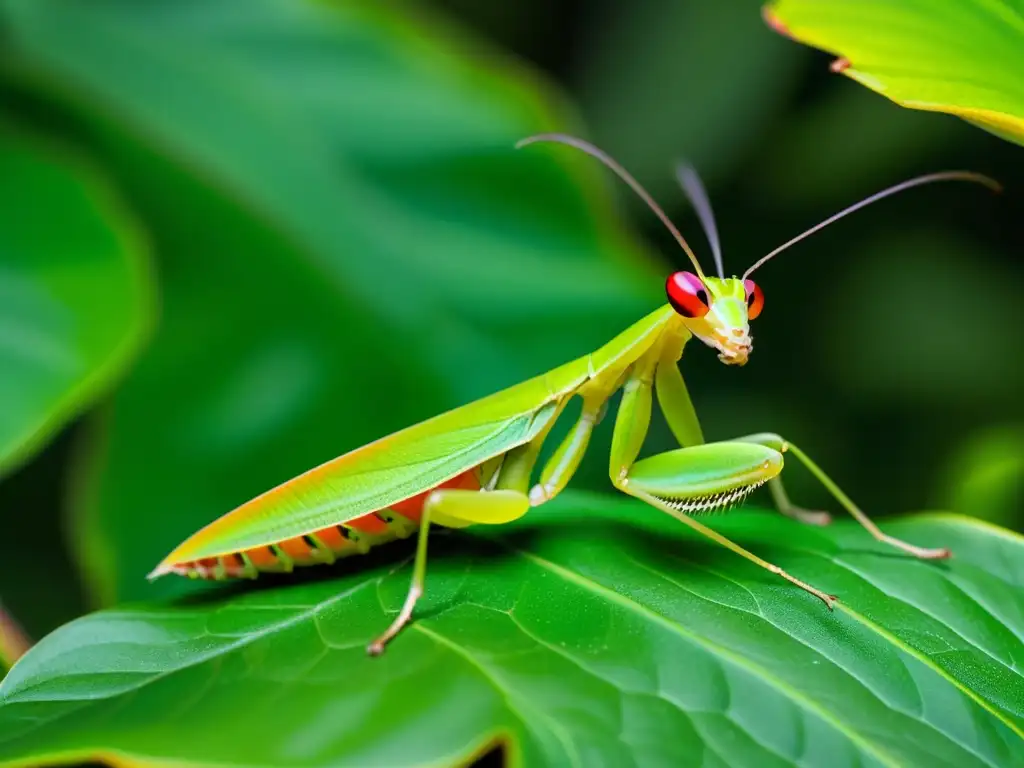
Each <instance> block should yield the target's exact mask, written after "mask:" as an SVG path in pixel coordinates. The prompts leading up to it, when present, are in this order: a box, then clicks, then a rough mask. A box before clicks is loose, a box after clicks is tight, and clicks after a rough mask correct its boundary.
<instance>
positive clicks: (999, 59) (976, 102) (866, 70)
mask: <svg viewBox="0 0 1024 768" xmlns="http://www.w3.org/2000/svg"><path fill="white" fill-rule="evenodd" d="M765 15H766V18H767V19H768V20H769V23H771V24H772V25H773V26H774V27H775V28H776V29H777V30H778V31H779V32H782V33H783V34H786V35H789V36H791V37H793V38H795V39H797V40H799V41H801V42H804V43H806V44H808V45H812V46H814V47H816V48H822V49H824V50H826V51H829V52H831V53H834V54H835V55H837V56H840V57H842V58H843V59H845V61H842V62H840V63H839V64H837V65H835V67H834V68H836V69H841V71H842V72H843V74H845V75H847V76H848V77H852V78H853V79H854V80H856V81H858V82H859V83H861V84H863V85H865V86H867V87H868V88H871V89H872V90H874V91H877V92H878V93H881V94H882V95H884V96H886V97H887V98H890V99H892V100H893V101H895V102H898V103H900V104H902V105H903V106H905V107H910V108H912V109H923V110H929V111H937V112H948V113H950V114H954V115H957V116H959V117H962V118H963V119H965V120H967V121H968V122H971V123H974V124H976V125H979V126H981V127H982V128H984V129H986V130H988V131H990V132H992V133H994V134H996V135H997V136H1000V137H1002V138H1004V139H1007V140H1008V141H1013V142H1016V143H1017V144H1022V143H1024V81H1022V80H1021V77H1020V73H1021V71H1022V70H1024V8H1022V6H1021V3H1020V2H1019V0H1008V1H1007V0H957V2H933V0H899V2H891V0H833V1H832V2H828V3H823V2H817V1H816V0H774V1H773V2H770V3H768V4H767V5H766V6H765ZM847 64H848V66H847Z"/></svg>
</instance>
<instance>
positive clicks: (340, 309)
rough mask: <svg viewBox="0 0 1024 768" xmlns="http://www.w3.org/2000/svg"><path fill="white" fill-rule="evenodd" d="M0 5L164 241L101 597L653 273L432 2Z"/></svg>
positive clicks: (101, 521)
mask: <svg viewBox="0 0 1024 768" xmlns="http://www.w3.org/2000/svg"><path fill="white" fill-rule="evenodd" d="M0 9H3V10H4V11H5V15H6V17H7V25H6V26H7V28H8V30H9V31H8V35H9V38H10V42H9V44H8V46H7V47H8V49H9V53H8V55H9V56H13V57H14V61H15V62H16V63H17V67H15V68H12V69H11V72H12V75H11V76H12V77H15V76H17V79H16V80H15V85H16V86H17V87H19V88H21V89H28V90H30V91H31V92H32V93H33V94H35V95H37V96H39V95H41V96H42V97H43V98H46V99H47V100H48V101H49V102H51V103H53V104H55V105H56V106H57V107H59V108H61V109H63V110H64V111H66V112H67V114H68V115H70V126H71V128H70V132H72V133H73V134H74V135H75V136H76V137H79V138H80V137H86V138H87V139H88V141H89V142H90V149H91V150H92V151H93V152H94V153H95V154H96V155H97V156H99V157H100V158H102V160H103V162H104V163H105V164H106V165H107V166H108V167H109V168H111V169H112V171H113V172H114V173H115V174H116V175H117V177H118V179H119V180H120V182H121V183H122V184H123V185H124V186H125V187H126V188H127V189H128V190H129V191H130V192H131V195H132V199H133V201H134V202H135V204H136V205H137V206H138V208H139V210H140V211H141V212H142V213H143V215H144V216H145V218H146V220H147V222H148V223H149V225H150V227H151V230H152V232H153V237H154V240H155V243H156V246H157V250H158V253H159V256H160V259H161V277H162V288H163V292H164V293H163V307H164V311H163V315H162V324H161V327H160V329H159V333H158V335H157V337H156V339H155V342H154V344H153V346H152V348H151V349H150V350H149V352H148V354H147V355H146V356H145V358H144V359H143V360H142V361H141V364H140V365H139V367H138V369H137V370H136V371H135V372H134V375H133V376H132V377H131V379H130V380H129V381H128V382H127V383H126V385H125V386H124V387H123V388H122V390H121V391H120V392H119V393H118V396H117V398H116V399H115V401H114V403H113V405H112V408H111V410H110V413H109V419H108V420H107V421H106V423H105V425H104V426H103V428H102V429H100V430H98V431H97V435H96V440H95V447H94V451H93V458H92V460H91V461H90V462H89V464H88V466H87V467H86V471H84V472H82V473H81V475H82V477H83V482H82V483H81V484H80V487H79V491H80V492H79V494H78V496H77V497H76V502H75V510H76V512H77V516H76V519H78V520H79V526H78V529H77V530H76V535H75V541H76V542H77V543H78V544H79V546H80V547H81V549H82V556H83V559H84V560H85V562H86V563H87V564H88V566H89V572H90V574H91V578H92V581H93V584H94V587H95V588H96V590H97V592H98V594H99V595H100V597H101V598H103V599H108V600H109V599H115V598H118V597H131V598H140V597H146V598H151V597H153V596H154V595H158V594H160V593H161V592H166V591H167V590H170V589H180V588H181V586H180V585H179V586H177V587H175V586H173V585H170V584H167V583H157V584H154V585H149V584H147V583H146V582H145V580H144V578H143V577H144V575H145V574H146V573H147V572H148V571H149V570H150V569H151V568H152V566H153V564H154V563H155V562H157V561H158V560H159V559H160V558H161V557H162V556H163V555H164V554H166V552H167V551H169V550H170V548H171V547H173V546H174V545H175V544H177V543H178V542H179V541H180V540H182V539H183V538H184V537H186V536H187V535H189V534H190V533H192V532H193V531H194V530H196V529H197V528H198V527H200V526H201V525H203V524H205V523H207V522H209V521H210V520H211V519H213V518H215V517H217V516H219V515H221V514H223V513H224V512H226V511H228V510H229V509H231V508H232V507H234V506H235V505H237V504H239V503H241V502H243V501H245V500H246V499H247V498H249V497H251V496H253V495H255V494H256V493H259V492H261V491H263V490H266V489H267V488H268V487H270V486H271V485H273V484H276V483H278V482H281V481H283V480H286V479H287V478H289V477H291V476H293V475H295V474H297V473H299V472H301V471H303V470H305V469H308V468H309V467H311V466H313V465H314V464H317V463H319V462H321V461H324V460H327V459H330V458H332V457H334V456H336V455H338V454H341V453H343V452H345V451H347V450H349V449H351V448H354V447H357V446H358V445H360V444H363V443H365V442H368V441H370V440H373V439H375V438H378V437H380V436H381V435H383V434H387V433H388V432H391V431H393V430H395V429H398V428H401V427H404V426H406V425H408V424H410V423H413V422H415V421H418V420H420V419H423V418H426V417H429V416H431V415H433V414H434V413H436V412H438V411H440V410H443V409H445V408H448V407H452V406H455V405H459V404H462V403H464V402H467V401H469V400H471V399H473V398H475V397H480V396H483V395H486V394H489V393H490V392H492V391H495V390H496V389H498V388H500V387H502V386H505V385H509V384H512V383H515V382H516V381H518V380H521V379H523V378H526V377H527V376H531V375H535V374H537V373H540V372H541V371H543V370H545V369H546V368H549V367H553V366H554V365H557V364H559V363H561V362H563V361H564V360H566V359H569V358H571V357H574V356H577V355H580V354H583V353H585V352H587V351H588V350H589V349H592V348H594V347H595V346H596V345H598V344H600V343H601V342H603V341H605V340H607V338H609V337H610V336H611V335H613V334H614V333H616V332H618V331H619V330H621V329H622V328H624V327H625V326H626V325H628V324H629V323H631V322H633V321H634V320H635V319H637V318H638V317H641V316H642V315H643V314H644V313H645V312H647V311H649V310H650V309H651V308H652V307H654V306H656V302H657V301H658V300H659V293H660V290H661V278H660V276H656V275H655V273H654V272H653V271H652V270H651V268H650V263H649V262H648V261H647V260H646V259H645V258H644V257H643V256H642V255H641V253H640V252H639V250H638V249H637V248H636V246H635V245H632V244H630V243H629V242H628V241H627V240H626V238H625V237H624V236H623V234H622V233H621V232H620V231H619V230H618V229H617V227H616V225H615V224H614V217H612V216H610V215H609V208H610V206H609V205H608V202H607V200H606V198H605V196H604V194H603V193H604V192H605V191H606V189H607V188H608V185H609V184H610V180H609V179H608V174H606V173H604V172H603V171H602V169H600V168H599V167H597V166H596V164H595V163H593V162H592V161H591V160H590V159H589V158H585V157H582V156H578V155H574V154H573V153H572V151H571V150H569V149H567V148H564V147H563V148H561V149H559V148H551V147H544V146H540V147H531V148H529V149H527V150H522V151H516V150H515V149H514V148H513V145H514V143H515V142H516V141H517V140H518V139H519V138H521V137H523V136H525V135H528V134H530V133H534V132H537V131H542V130H551V129H554V128H559V127H564V121H562V120H559V119H557V116H556V109H555V107H554V105H553V102H552V100H551V99H550V98H549V97H546V96H543V95H542V94H541V93H540V91H542V90H543V89H542V87H540V85H539V84H538V83H536V82H535V80H534V79H533V78H532V77H531V76H529V74H528V73H524V72H522V71H519V70H518V69H515V68H513V67H512V66H511V65H510V63H508V62H503V61H501V60H500V59H499V58H498V57H497V56H496V55H494V54H492V53H490V52H488V51H486V50H485V49H484V48H482V47H481V46H480V45H479V44H477V43H475V42H472V41H469V40H466V39H464V38H463V36H462V35H460V34H459V33H457V32H456V31H453V30H447V29H445V28H443V27H441V26H439V25H436V24H431V23H429V19H422V18H420V17H416V18H417V21H416V23H413V22H410V21H409V20H408V18H407V17H403V18H399V17H396V16H393V15H391V14H390V13H385V12H384V11H383V10H382V9H380V8H379V7H378V4H376V3H330V4H328V3H322V2H305V1H303V2H297V1H296V0H252V1H251V2H246V3H245V4H244V10H243V8H242V5H240V4H239V3H237V2H232V1H231V0H154V1H153V2H145V3H140V2H126V1H125V0H98V1H97V0H88V1H85V0H79V1H76V2H57V1H56V0H42V1H41V2H40V0H27V1H26V0H3V2H0ZM26 73H28V74H27V75H26ZM599 183H600V186H598V184H599Z"/></svg>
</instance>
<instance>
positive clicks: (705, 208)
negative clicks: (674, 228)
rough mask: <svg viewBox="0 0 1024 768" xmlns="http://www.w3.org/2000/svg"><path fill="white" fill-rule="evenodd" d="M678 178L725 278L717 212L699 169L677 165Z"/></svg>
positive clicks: (686, 165)
mask: <svg viewBox="0 0 1024 768" xmlns="http://www.w3.org/2000/svg"><path fill="white" fill-rule="evenodd" d="M676 178H677V179H678V180H679V185H680V186H681V187H682V188H683V192H685V193H686V196H687V197H688V198H689V200H690V202H691V203H692V204H693V208H694V210H695V211H697V216H698V217H699V218H700V223H701V226H702V227H704V235H705V236H706V237H707V239H708V243H710V244H711V253H712V254H713V255H714V257H715V267H717V268H718V276H719V277H720V278H722V279H723V280H724V279H725V267H724V266H723V265H722V246H721V245H720V244H719V242H718V227H716V226H715V214H714V212H713V211H712V210H711V201H710V200H709V199H708V193H707V191H706V190H705V189H704V184H703V183H702V182H701V180H700V176H698V175H697V171H696V170H694V168H693V167H692V166H690V165H688V164H686V163H682V164H680V165H678V166H676Z"/></svg>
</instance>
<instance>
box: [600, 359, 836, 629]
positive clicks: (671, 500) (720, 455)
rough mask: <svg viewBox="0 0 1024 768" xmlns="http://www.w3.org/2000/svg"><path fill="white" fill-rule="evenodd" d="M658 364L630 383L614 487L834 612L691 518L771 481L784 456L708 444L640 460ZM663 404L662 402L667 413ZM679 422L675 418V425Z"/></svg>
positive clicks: (615, 445)
mask: <svg viewBox="0 0 1024 768" xmlns="http://www.w3.org/2000/svg"><path fill="white" fill-rule="evenodd" d="M658 363H659V361H658V359H657V358H656V357H652V358H649V359H641V360H640V361H638V362H637V364H636V366H635V367H634V369H633V371H632V372H631V374H630V376H629V378H628V379H627V380H626V385H625V387H624V389H623V395H622V404H621V405H620V406H619V413H618V417H617V419H616V422H615V432H614V434H613V437H612V451H611V458H610V462H609V474H610V475H611V479H612V482H613V483H614V484H615V486H616V487H617V488H619V489H620V490H621V491H623V492H625V493H627V494H629V495H631V496H635V497H636V498H638V499H641V500H643V501H646V502H647V503H648V504H650V505H651V506H654V507H657V508H658V509H660V510H662V511H663V512H666V513H667V514H669V515H671V516H672V517H674V518H675V519H677V520H679V521H680V522H681V523H684V524H686V525H688V526H689V527H690V528H693V529H694V530H695V531H697V532H698V533H700V534H702V535H704V536H707V537H708V538H709V539H711V540H712V541H715V542H717V543H718V544H721V545H722V546H723V547H725V548H726V549H729V550H731V551H733V552H735V553H736V554H737V555H740V556H741V557H744V558H746V559H747V560H749V561H751V562H752V563H755V564H756V565H759V566H761V567H762V568H764V569H766V570H768V571H770V572H771V573H774V574H776V575H778V576H781V577H782V578H784V579H786V580H787V581H789V582H791V583H793V584H795V585H796V586H798V587H800V588H801V589H804V590H806V591H807V592H810V593H811V594H812V595H814V596H815V597H817V598H819V599H820V600H822V601H823V602H824V603H825V605H826V606H828V607H829V608H830V609H831V608H832V606H833V604H834V603H835V600H836V598H835V596H834V595H829V594H827V593H825V592H822V591H821V590H820V589H817V588H816V587H813V586H811V585H810V584H807V583H806V582H803V581H800V580H799V579H797V578H795V577H794V576H791V575H790V574H788V573H786V571H784V570H783V569H782V568H780V567H779V566H777V565H774V564H773V563H769V562H768V561H767V560H764V559H763V558H760V557H758V556H757V555H755V554H754V553H753V552H750V551H748V550H746V549H744V548H743V547H741V546H740V545H739V544H736V543H735V542H733V541H730V540H729V539H727V538H726V537H725V536H722V535H721V534H720V533H718V532H717V531H713V530H711V529H710V528H708V527H707V526H705V525H703V524H702V523H699V522H698V521H697V520H695V519H694V518H693V517H691V516H690V514H688V513H689V512H697V511H700V510H701V509H703V508H708V507H714V506H720V505H722V504H723V503H724V504H728V503H731V502H732V501H735V500H738V499H740V498H742V497H743V496H745V495H746V493H747V492H749V491H750V490H752V489H753V488H756V487H757V486H759V485H761V484H762V483H764V482H767V481H768V480H770V479H772V478H773V477H775V476H776V475H778V473H779V472H780V471H781V470H782V454H781V453H779V452H778V451H776V450H774V449H772V448H770V447H767V446H763V445H758V444H757V443H753V442H746V443H744V442H732V443H705V444H703V445H695V446H692V447H689V448H680V449H678V450H675V451H668V452H666V453H661V454H658V455H656V456H651V457H650V458H647V459H643V460H642V461H639V462H637V461H636V457H637V455H638V454H639V453H640V448H641V446H642V445H643V441H644V437H645V436H646V435H647V429H648V426H649V424H650V415H651V389H652V383H653V379H654V374H655V370H656V369H657V366H658ZM688 400H689V398H687V401H688ZM664 402H665V400H664V399H662V407H663V409H664ZM674 415H675V416H677V417H678V414H674ZM666 416H667V417H668V414H666ZM680 421H681V419H678V418H677V419H676V423H680ZM671 423H672V422H671V421H670V424H671Z"/></svg>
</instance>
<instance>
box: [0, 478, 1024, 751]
mask: <svg viewBox="0 0 1024 768" xmlns="http://www.w3.org/2000/svg"><path fill="white" fill-rule="evenodd" d="M713 522H714V525H715V527H716V528H718V529H719V530H720V531H722V532H724V533H726V534H727V535H731V536H733V537H734V538H735V539H736V540H738V541H740V542H741V543H743V544H744V545H746V546H748V547H749V548H751V549H753V550H754V551H756V552H758V553H759V554H762V555H764V556H766V557H768V558H770V559H772V560H773V561H774V562H776V563H778V564H780V565H782V566H783V567H785V568H787V569H789V570H790V571H791V572H792V573H794V574H796V575H798V576H800V577H803V578H805V579H807V580H809V581H811V582H812V583H814V584H815V585H817V586H819V587H822V588H825V589H827V590H829V591H831V592H835V593H836V594H838V595H839V596H840V598H841V600H842V602H841V603H840V604H839V606H838V607H837V609H836V611H835V612H834V613H829V612H828V611H827V610H826V609H825V608H824V607H823V606H822V605H821V603H820V602H818V601H817V600H815V599H814V598H813V597H810V596H809V595H807V594H805V593H802V592H800V591H799V590H796V589H795V588H793V587H791V586H790V585H788V584H786V583H785V582H783V581H782V580H780V579H778V578H777V577H774V576H772V575H771V574H769V573H767V572H765V571H763V570H761V569H759V568H757V567H756V566H753V565H751V564H749V563H747V562H746V561H744V560H742V559H740V558H738V557H736V556H735V555H733V554H731V553H729V552H727V551H725V550H723V549H721V548H719V547H716V546H715V545H713V544H711V543H709V542H706V541H704V540H697V539H695V538H694V536H693V535H689V534H688V533H687V532H685V531H683V530H680V526H678V524H676V523H674V522H673V521H671V520H669V519H667V518H663V517H662V516H660V515H659V514H658V513H657V512H655V511H654V510H652V509H650V508H648V507H646V506H644V505H642V504H640V503H637V502H633V501H629V500H626V499H623V498H621V497H619V498H615V497H611V496H591V495H583V494H578V493H571V492H569V493H567V494H566V495H564V496H562V497H561V498H560V499H558V500H556V501H555V502H553V503H552V504H551V505H549V506H546V507H542V508H539V509H538V510H536V511H535V512H534V513H532V514H531V515H529V516H527V518H526V519H524V520H523V521H520V523H518V524H516V525H513V526H509V527H501V528H496V529H490V530H481V531H480V533H473V532H463V533H458V534H451V535H448V536H437V537H434V539H433V543H432V560H431V568H430V572H429V576H428V595H427V598H426V599H425V600H424V601H423V602H422V603H421V606H420V609H419V611H418V616H419V618H418V620H417V622H416V623H415V624H414V625H413V626H412V627H411V628H410V629H408V630H407V631H406V632H405V633H404V634H403V635H401V636H400V637H399V638H398V639H397V640H396V641H395V642H394V643H393V645H392V646H391V647H390V648H389V650H388V651H387V653H386V654H385V655H384V656H383V657H381V658H379V659H371V658H369V657H367V656H366V654H365V650H364V649H365V646H366V643H367V641H368V640H369V639H371V638H372V637H373V636H374V634H375V633H377V632H378V631H380V629H381V628H382V627H383V626H385V624H386V623H387V621H388V619H389V617H390V616H392V615H393V614H394V612H395V611H396V610H397V608H398V606H399V605H400V603H401V599H402V596H403V594H404V591H405V589H406V586H407V584H408V576H409V567H408V557H407V556H408V554H409V543H408V542H406V543H404V544H397V545H394V546H392V547H391V548H390V549H389V550H384V551H383V552H382V553H381V554H380V555H379V556H376V555H370V556H368V557H367V559H366V560H364V561H363V562H361V563H349V564H347V565H345V566H341V567H336V568H334V569H333V570H332V569H328V568H324V569H320V570H321V571H322V572H323V574H325V578H323V579H322V580H308V579H303V580H301V581H299V582H296V581H295V578H294V577H292V578H291V579H290V580H289V581H290V583H287V582H286V583H285V585H281V581H282V580H283V579H277V580H274V579H267V581H266V582H265V583H263V584H262V585H257V586H256V587H255V588H248V589H243V590H241V591H239V592H235V593H228V594H224V595H222V596H218V595H217V593H216V592H214V593H213V596H212V597H210V599H209V600H204V601H197V600H193V601H192V602H190V603H187V604H181V605H177V606H174V607H168V606H155V605H150V606H146V605H143V606H140V607H134V608H124V609H118V610H110V611H106V612H101V613H98V614H94V615H91V616H87V617H85V618H83V619H81V620H78V621H76V622H73V623H72V624H70V625H68V626H66V627H64V628H62V629H60V630H58V631H57V632H55V633H54V634H53V635H51V636H50V637H48V638H46V639H45V640H43V641H42V642H41V643H40V644H39V645H38V646H37V647H36V648H35V649H34V650H33V651H31V652H30V653H29V655H28V656H26V657H25V658H24V659H23V660H22V661H21V662H20V663H19V664H18V665H17V666H16V667H15V668H14V670H13V671H12V672H11V673H10V675H9V676H8V678H7V680H6V681H5V682H4V683H3V686H2V687H0V698H2V704H0V758H2V759H3V761H5V764H33V765H34V764H37V763H38V762H43V761H45V760H47V759H53V758H57V757H67V756H70V755H76V756H86V755H90V754H96V753H116V754H120V755H126V756H130V757H135V758H145V759H147V760H161V761H171V762H174V763H176V764H177V763H179V761H183V762H184V764H190V763H192V762H198V763H202V764H210V765H225V766H226V765H232V766H235V765H240V764H244V765H248V766H264V765H277V766H321V765H324V766H326V765H339V764H342V765H364V766H371V765H378V766H403V765H410V766H411V765H435V764H442V765H447V764H451V763H453V762H457V761H458V760H459V759H461V758H463V757H465V756H467V755H469V754H471V753H473V752H475V751H477V750H479V749H480V748H482V747H483V746H484V745H486V744H489V743H492V742H495V741H496V740H501V741H503V742H505V743H506V749H507V750H508V752H509V753H510V754H511V755H512V756H513V757H514V758H515V762H514V764H522V765H528V766H544V765H551V766H565V765H580V766H592V765H625V764H635V765H645V766H651V765H671V766H689V765H693V766H696V765H713V766H732V767H733V768H740V767H742V766H788V765H816V766H817V765H828V766H907V765H929V766H931V765H937V766H950V767H952V766H956V767H957V768H967V767H969V766H992V767H995V766H998V767H999V768H1007V767H1008V766H1019V765H1022V764H1024V749H1022V747H1024V740H1022V738H1021V727H1022V725H1024V681H1022V679H1021V671H1020V670H1021V662H1022V650H1021V636H1022V633H1024V543H1022V540H1021V538H1020V537H1018V536H1016V535H1015V534H1011V533H1009V532H1006V531H1003V530H1001V529H998V528H994V527H989V526H987V525H984V524H979V523H976V522H973V521H971V520H969V519H967V518H962V517H955V516H941V515H933V516H921V517H917V518H907V519H904V520H901V521H892V522H890V523H889V524H888V525H887V528H888V530H889V531H890V532H892V533H894V534H896V535H899V536H903V537H905V538H907V539H910V540H913V541H914V542H916V543H918V544H922V545H926V546H935V545H946V544H948V545H950V546H951V547H952V548H953V549H954V553H955V557H954V559H952V560H950V561H947V562H943V563H923V562H919V561H914V560H910V559H907V558H906V557H904V556H901V555H898V554H896V553H894V552H893V551H892V550H889V549H885V548H883V547H882V546H880V545H878V544H876V543H875V542H874V541H873V540H872V539H871V538H870V537H869V536H868V535H867V534H866V533H865V532H864V531H863V530H862V529H860V528H859V527H857V526H855V525H854V524H852V523H848V522H846V521H844V522H842V523H837V524H834V525H833V526H832V527H830V528H826V529H818V528H808V527H801V526H799V525H798V524H796V523H793V522H791V521H788V520H786V519H784V518H781V517H780V516H778V515H776V514H773V513H769V512H764V513H759V512H754V511H750V512H743V513H736V514H735V515H734V516H729V517H721V518H716V519H714V521H713ZM260 586H262V588H260ZM243 713H244V715H243ZM185 734H187V737H186V736H185Z"/></svg>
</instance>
